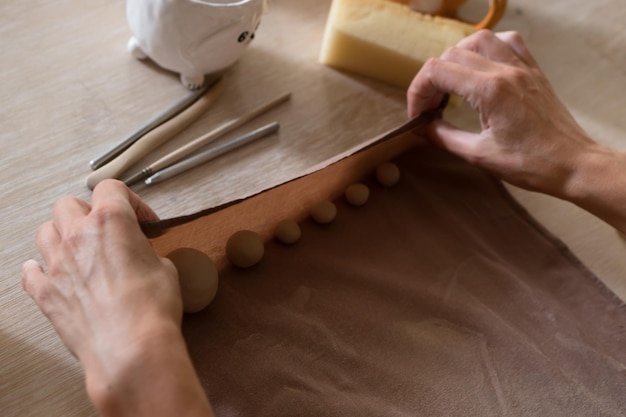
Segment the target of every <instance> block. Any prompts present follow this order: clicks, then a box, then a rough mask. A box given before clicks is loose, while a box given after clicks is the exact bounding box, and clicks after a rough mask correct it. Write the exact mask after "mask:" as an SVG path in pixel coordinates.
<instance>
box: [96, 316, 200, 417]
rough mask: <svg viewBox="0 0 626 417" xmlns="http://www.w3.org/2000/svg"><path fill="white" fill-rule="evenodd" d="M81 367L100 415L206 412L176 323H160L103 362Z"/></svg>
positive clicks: (196, 413)
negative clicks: (154, 329) (103, 364)
mask: <svg viewBox="0 0 626 417" xmlns="http://www.w3.org/2000/svg"><path fill="white" fill-rule="evenodd" d="M105 365H106V366H105V367H102V366H98V367H93V368H87V367H86V368H85V376H86V383H87V393H88V395H89V398H90V399H91V401H92V403H93V404H94V406H95V408H96V409H97V410H98V411H99V413H100V414H101V415H102V416H109V415H110V416H126V415H129V416H143V415H146V416H161V415H164V416H165V415H180V416H185V415H210V407H209V404H208V400H207V399H206V397H205V394H204V391H203V390H202V388H201V386H200V383H199V381H198V378H197V376H196V374H195V370H194V369H193V366H192V364H191V360H190V358H189V356H188V353H187V348H186V345H185V341H184V339H183V336H182V333H181V331H180V328H179V327H178V326H177V325H176V323H173V322H172V323H164V324H163V325H162V326H161V327H160V329H159V331H158V332H157V333H155V334H153V335H151V336H150V337H143V338H142V339H141V340H138V341H137V343H134V344H133V345H132V346H129V347H123V352H122V353H120V354H114V355H112V359H110V361H109V362H108V363H107V364H105Z"/></svg>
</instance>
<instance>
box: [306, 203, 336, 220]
mask: <svg viewBox="0 0 626 417" xmlns="http://www.w3.org/2000/svg"><path fill="white" fill-rule="evenodd" d="M311 217H313V220H315V222H316V223H318V224H328V223H331V222H332V221H333V220H335V217H337V206H335V204H333V203H332V202H330V201H322V202H321V203H319V204H316V205H315V206H313V208H312V209H311Z"/></svg>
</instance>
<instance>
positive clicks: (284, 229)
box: [274, 220, 302, 245]
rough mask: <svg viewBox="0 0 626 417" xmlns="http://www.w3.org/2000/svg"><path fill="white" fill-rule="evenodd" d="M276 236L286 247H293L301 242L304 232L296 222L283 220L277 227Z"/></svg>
mask: <svg viewBox="0 0 626 417" xmlns="http://www.w3.org/2000/svg"><path fill="white" fill-rule="evenodd" d="M274 234H275V235H276V239H278V241H279V242H281V243H284V244H285V245H292V244H294V243H296V242H297V241H298V240H300V237H301V236H302V231H301V230H300V225H298V223H296V222H295V221H293V220H283V221H282V222H280V223H278V225H277V226H276V231H275V232H274Z"/></svg>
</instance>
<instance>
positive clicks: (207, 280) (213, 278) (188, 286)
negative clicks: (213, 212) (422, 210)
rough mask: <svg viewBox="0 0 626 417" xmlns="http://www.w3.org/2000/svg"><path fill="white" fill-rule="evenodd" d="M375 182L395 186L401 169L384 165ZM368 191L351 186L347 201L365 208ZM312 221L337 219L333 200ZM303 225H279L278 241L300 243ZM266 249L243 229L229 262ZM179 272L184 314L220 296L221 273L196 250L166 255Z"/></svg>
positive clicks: (247, 261)
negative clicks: (219, 277)
mask: <svg viewBox="0 0 626 417" xmlns="http://www.w3.org/2000/svg"><path fill="white" fill-rule="evenodd" d="M376 179H377V180H378V182H379V183H380V184H381V185H383V186H385V187H391V186H394V185H395V184H396V183H397V182H398V181H399V180H400V170H399V169H398V166H397V165H395V164H393V163H385V164H383V165H380V166H379V167H378V168H377V169H376ZM369 193H370V191H369V188H368V187H367V186H366V185H364V184H352V185H350V186H348V187H347V188H346V191H345V198H346V201H347V202H348V203H349V204H351V205H353V206H362V205H364V204H365V203H367V201H368V199H369ZM310 214H311V218H312V219H313V220H314V221H315V222H316V223H318V224H328V223H331V222H332V221H333V220H335V217H336V216H337V207H336V206H335V204H334V203H332V202H331V201H323V202H321V203H318V204H316V205H315V206H313V207H312V208H311V211H310ZM301 234H302V233H301V230H300V226H299V225H298V223H297V222H295V221H293V220H284V221H282V222H280V223H279V224H278V225H277V227H276V230H275V236H276V239H277V240H278V241H279V242H281V243H284V244H286V245H291V244H294V243H296V242H297V241H298V240H300V237H301ZM264 252H265V246H264V244H263V239H262V238H261V236H259V234H258V233H256V232H253V231H250V230H241V231H238V232H236V233H234V234H233V235H232V236H231V237H230V238H229V239H228V241H227V242H226V257H227V258H228V261H229V262H230V263H231V264H232V265H234V266H236V267H239V268H249V267H251V266H253V265H256V264H257V263H259V262H260V261H261V259H262V258H263V254H264ZM167 258H169V259H170V260H171V261H172V262H173V263H174V265H175V266H176V269H177V271H178V278H179V282H180V291H181V296H182V300H183V308H184V311H185V313H196V312H198V311H200V310H202V309H204V308H206V307H207V306H208V305H209V304H210V303H211V301H213V298H215V295H216V294H217V286H218V272H217V268H216V267H215V264H214V263H213V261H212V260H211V258H209V257H208V256H207V255H206V254H205V253H204V252H202V251H199V250H197V249H193V248H180V249H176V250H175V251H173V252H171V253H170V254H168V255H167Z"/></svg>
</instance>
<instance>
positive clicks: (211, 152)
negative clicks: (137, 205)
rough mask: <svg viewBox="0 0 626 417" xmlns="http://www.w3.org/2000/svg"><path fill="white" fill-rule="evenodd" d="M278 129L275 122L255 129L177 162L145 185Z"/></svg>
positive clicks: (193, 166)
mask: <svg viewBox="0 0 626 417" xmlns="http://www.w3.org/2000/svg"><path fill="white" fill-rule="evenodd" d="M278 127H279V124H278V123H277V122H273V123H270V124H268V125H265V126H263V127H260V128H258V129H255V130H253V131H251V132H248V133H245V134H243V135H241V136H238V137H236V138H234V139H232V140H229V141H227V142H225V143H223V144H220V145H216V146H213V147H211V148H209V149H207V150H206V151H204V152H201V153H199V154H197V155H194V156H192V157H189V158H187V159H183V160H182V161H180V162H177V163H175V164H174V165H170V166H169V167H167V168H165V169H163V170H161V171H158V172H157V173H156V174H154V175H152V176H150V177H148V179H146V180H145V183H146V184H147V185H152V184H156V183H158V182H161V181H165V180H167V179H169V178H172V177H173V176H175V175H178V174H180V173H182V172H185V171H187V170H189V169H191V168H195V167H197V166H198V165H201V164H204V163H206V162H208V161H211V160H213V159H215V158H217V157H218V156H221V155H224V154H225V153H227V152H231V151H234V150H235V149H237V148H240V147H242V146H245V145H247V144H249V143H252V142H254V141H255V140H257V139H260V138H262V137H264V136H267V135H270V134H272V133H274V132H276V131H277V130H278Z"/></svg>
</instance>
